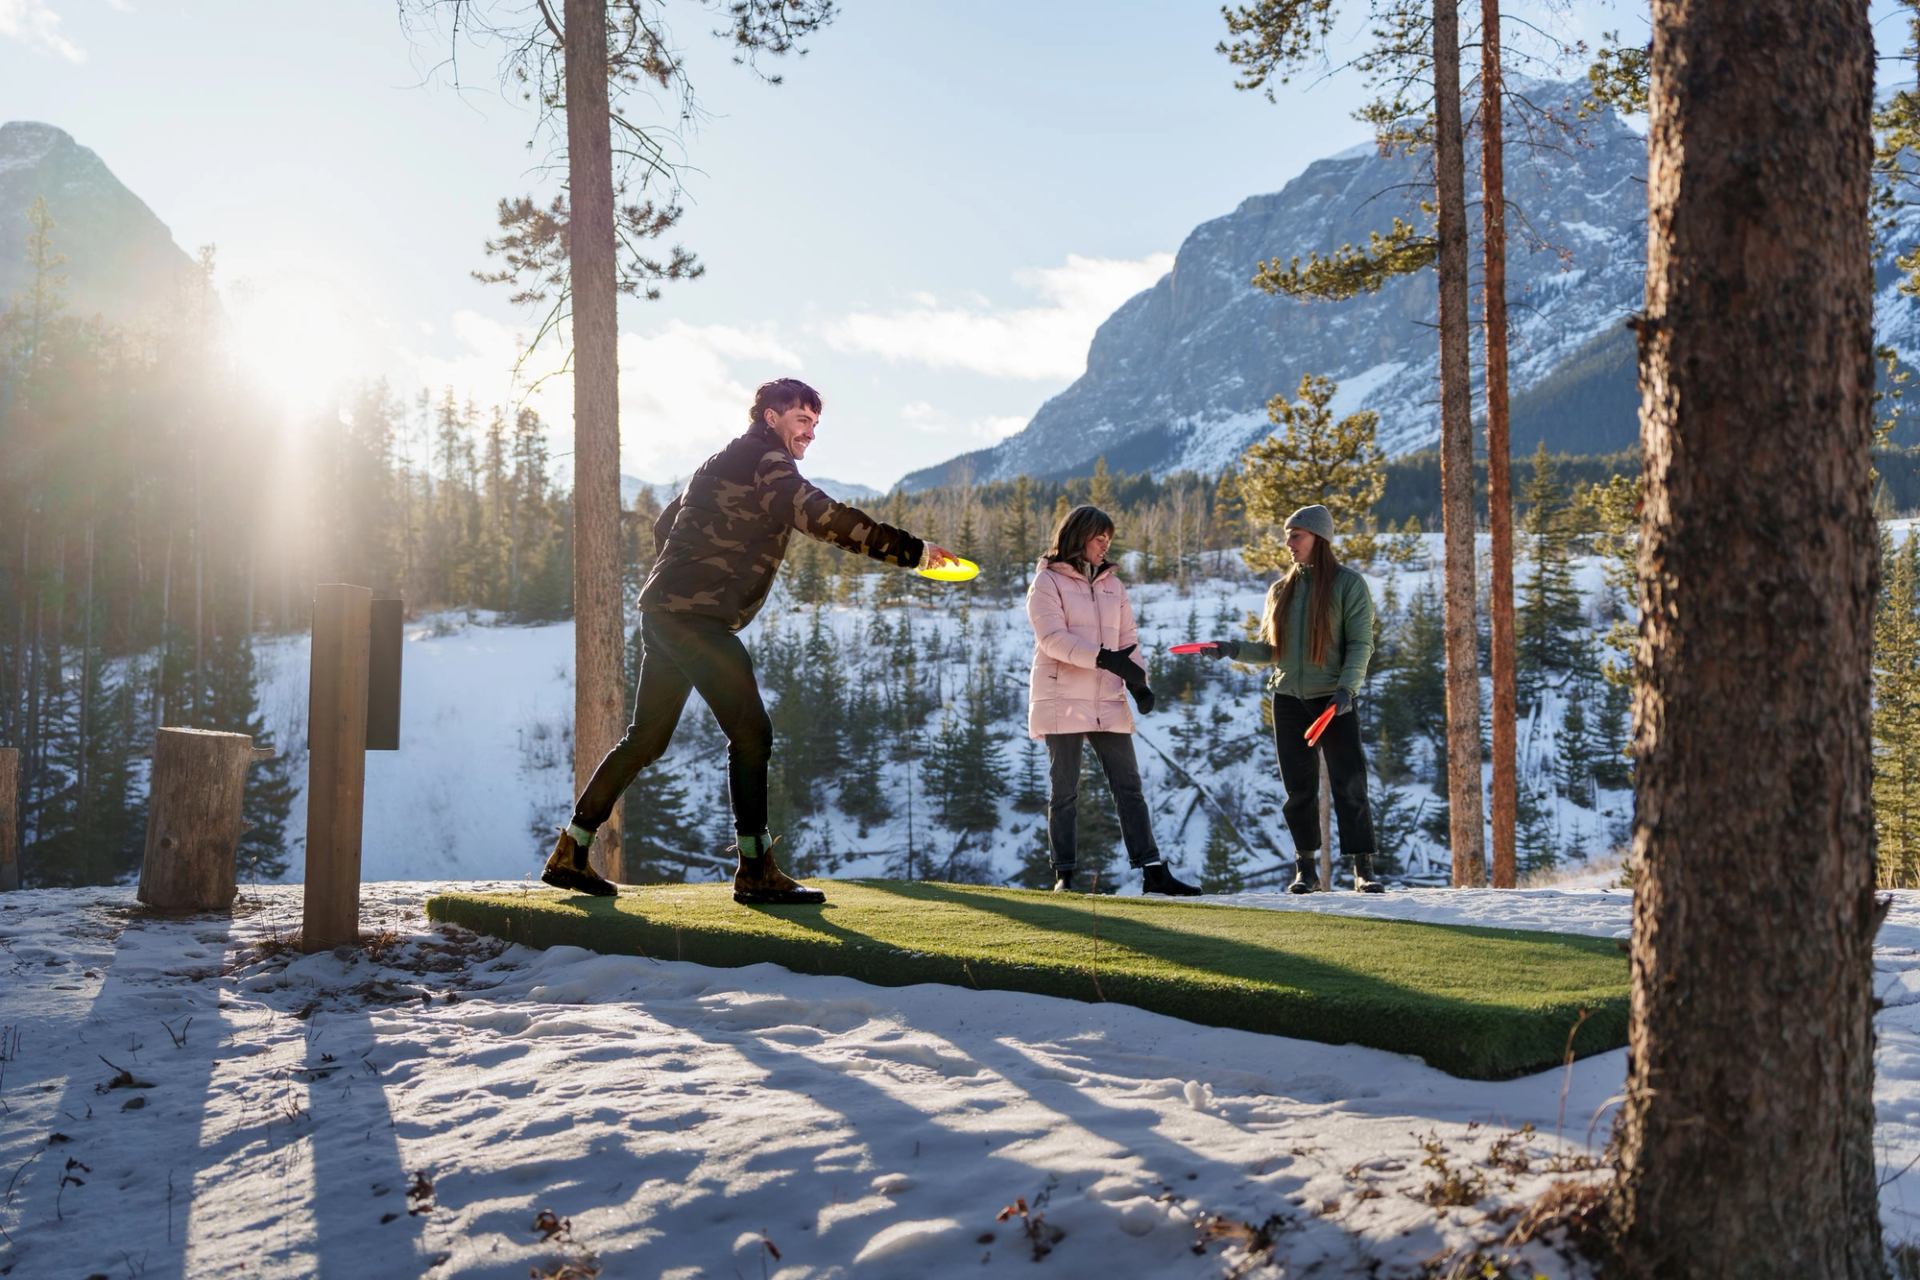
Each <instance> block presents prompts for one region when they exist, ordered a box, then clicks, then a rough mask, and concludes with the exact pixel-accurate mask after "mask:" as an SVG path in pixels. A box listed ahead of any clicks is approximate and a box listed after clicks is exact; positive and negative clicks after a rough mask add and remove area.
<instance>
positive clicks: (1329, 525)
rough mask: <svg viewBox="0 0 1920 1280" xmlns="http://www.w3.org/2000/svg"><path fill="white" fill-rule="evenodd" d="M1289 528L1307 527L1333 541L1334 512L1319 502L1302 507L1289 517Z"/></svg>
mask: <svg viewBox="0 0 1920 1280" xmlns="http://www.w3.org/2000/svg"><path fill="white" fill-rule="evenodd" d="M1287 528H1289V529H1305V530H1306V531H1307V532H1308V533H1317V534H1319V535H1320V536H1321V537H1322V538H1325V539H1326V540H1327V541H1328V542H1332V541H1333V512H1331V511H1329V510H1327V509H1326V508H1325V507H1323V506H1321V505H1320V504H1319V503H1317V502H1316V503H1314V504H1313V505H1312V506H1310V507H1302V508H1300V509H1299V510H1298V511H1296V512H1294V513H1293V514H1292V515H1290V516H1288V517H1287Z"/></svg>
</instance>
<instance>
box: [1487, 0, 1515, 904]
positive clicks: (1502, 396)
mask: <svg viewBox="0 0 1920 1280" xmlns="http://www.w3.org/2000/svg"><path fill="white" fill-rule="evenodd" d="M1501 90H1502V85H1501V69H1500V0H1480V188H1481V196H1480V217H1481V227H1482V230H1483V234H1482V245H1481V248H1482V251H1483V253H1484V256H1485V259H1486V269H1485V272H1484V283H1483V288H1484V292H1483V293H1482V295H1481V296H1482V298H1483V304H1482V308H1481V310H1482V314H1483V316H1484V318H1485V321H1486V326H1487V529H1488V532H1489V533H1490V534H1491V535H1492V542H1493V550H1492V560H1493V574H1492V579H1493V580H1492V582H1491V584H1490V585H1489V587H1488V591H1489V594H1490V597H1491V598H1490V599H1489V600H1488V602H1487V610H1488V612H1489V614H1491V616H1492V620H1493V887H1494V888H1496V889H1511V888H1513V886H1514V885H1515V883H1517V880H1518V875H1517V872H1516V868H1515V866H1514V856H1513V855H1514V850H1513V838H1514V823H1515V815H1516V813H1517V812H1518V808H1519V791H1520V786H1519V777H1518V766H1517V756H1518V754H1519V743H1518V740H1517V739H1518V735H1517V733H1516V732H1515V728H1514V719H1515V716H1516V714H1517V712H1516V710H1515V706H1514V703H1515V694H1514V677H1513V486H1512V482H1511V479H1510V476H1509V472H1510V471H1511V469H1512V463H1513V448H1512V446H1511V445H1510V444H1509V443H1508V439H1507V189H1506V187H1507V175H1506V127H1505V121H1504V120H1502V118H1501V115H1500V111H1501V106H1502V103H1501V97H1502V92H1501Z"/></svg>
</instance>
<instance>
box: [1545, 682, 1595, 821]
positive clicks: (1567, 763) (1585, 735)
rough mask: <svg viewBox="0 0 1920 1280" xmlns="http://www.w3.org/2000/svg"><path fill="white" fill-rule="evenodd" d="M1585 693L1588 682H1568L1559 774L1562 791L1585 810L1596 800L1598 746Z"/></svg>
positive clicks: (1559, 745) (1558, 742)
mask: <svg viewBox="0 0 1920 1280" xmlns="http://www.w3.org/2000/svg"><path fill="white" fill-rule="evenodd" d="M1585 695H1586V682H1585V681H1581V680H1571V681H1568V683H1567V687H1566V709H1565V710H1564V711H1563V712H1562V714H1561V720H1560V732H1559V734H1558V735H1557V738H1556V745H1557V746H1558V747H1559V753H1558V758H1557V761H1556V765H1555V773H1556V775H1557V780H1558V782H1559V785H1560V794H1561V795H1563V796H1565V797H1566V798H1567V799H1569V800H1571V801H1573V803H1575V804H1577V805H1579V806H1580V807H1581V808H1583V809H1591V808H1592V807H1593V801H1594V795H1593V790H1594V781H1593V767H1594V761H1595V758H1596V756H1597V755H1598V748H1597V745H1596V743H1595V741H1594V736H1593V731H1592V729H1591V727H1590V726H1589V725H1588V723H1587V708H1586V696H1585Z"/></svg>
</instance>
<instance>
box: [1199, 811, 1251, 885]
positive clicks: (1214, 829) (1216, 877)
mask: <svg viewBox="0 0 1920 1280" xmlns="http://www.w3.org/2000/svg"><path fill="white" fill-rule="evenodd" d="M1240 854H1241V850H1240V849H1239V848H1238V847H1237V846H1236V844H1235V842H1234V840H1233V838H1232V836H1231V835H1230V834H1229V833H1228V831H1227V827H1226V824H1225V823H1223V822H1221V821H1219V820H1218V819H1215V820H1213V821H1210V822H1209V823H1208V824H1207V846H1206V849H1205V850H1204V851H1203V852H1202V853H1201V855H1200V858H1201V861H1200V887H1201V888H1202V889H1204V890H1206V891H1207V892H1208V893H1238V892H1240V891H1241V890H1242V889H1244V888H1246V884H1247V882H1246V877H1245V876H1243V875H1242V874H1241V871H1240Z"/></svg>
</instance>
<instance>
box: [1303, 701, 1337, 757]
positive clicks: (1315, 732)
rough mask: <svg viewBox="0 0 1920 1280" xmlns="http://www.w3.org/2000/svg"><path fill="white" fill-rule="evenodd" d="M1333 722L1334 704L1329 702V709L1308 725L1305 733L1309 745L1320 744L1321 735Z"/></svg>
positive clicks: (1315, 745)
mask: <svg viewBox="0 0 1920 1280" xmlns="http://www.w3.org/2000/svg"><path fill="white" fill-rule="evenodd" d="M1331 723H1333V704H1332V703H1331V702H1329V703H1328V704H1327V709H1326V710H1325V711H1322V712H1321V713H1320V717H1319V719H1317V720H1315V721H1314V722H1313V723H1312V724H1310V725H1308V726H1307V732H1306V734H1305V737H1306V739H1307V745H1308V746H1310V747H1317V746H1319V745H1320V735H1321V734H1323V733H1325V732H1326V731H1327V726H1328V725H1329V724H1331Z"/></svg>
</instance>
